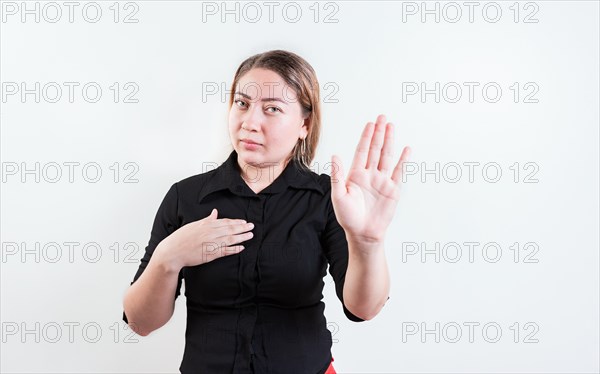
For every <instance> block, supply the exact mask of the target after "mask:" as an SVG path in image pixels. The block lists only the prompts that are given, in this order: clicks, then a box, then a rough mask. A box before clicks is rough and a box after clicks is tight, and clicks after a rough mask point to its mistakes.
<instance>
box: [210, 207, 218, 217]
mask: <svg viewBox="0 0 600 374" xmlns="http://www.w3.org/2000/svg"><path fill="white" fill-rule="evenodd" d="M218 214H219V212H218V211H217V208H213V210H212V211H211V212H210V216H209V217H210V218H214V219H216V218H217V216H218Z"/></svg>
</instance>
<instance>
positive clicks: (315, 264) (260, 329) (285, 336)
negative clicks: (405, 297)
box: [123, 150, 364, 374]
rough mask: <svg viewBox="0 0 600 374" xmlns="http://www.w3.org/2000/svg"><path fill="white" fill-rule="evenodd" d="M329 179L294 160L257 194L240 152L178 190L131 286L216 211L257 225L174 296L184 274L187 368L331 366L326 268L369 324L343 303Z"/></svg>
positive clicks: (188, 276) (339, 231) (338, 230)
mask: <svg viewBox="0 0 600 374" xmlns="http://www.w3.org/2000/svg"><path fill="white" fill-rule="evenodd" d="M330 183H331V182H330V176H329V175H327V174H321V175H317V174H316V173H314V172H312V171H310V170H307V169H306V168H302V167H301V165H300V164H299V163H298V162H297V161H295V160H292V161H290V162H289V163H288V165H287V166H286V168H285V169H284V171H283V172H282V173H281V174H280V175H279V176H278V177H277V178H276V179H275V180H274V181H273V182H272V183H271V184H270V185H269V186H268V187H267V188H265V189H263V190H262V191H260V192H259V193H258V194H256V193H255V192H254V191H252V190H251V189H250V187H248V185H247V184H246V182H245V181H244V180H243V179H242V178H241V175H240V171H239V166H238V163H237V153H236V151H235V150H234V151H232V152H231V154H230V156H229V158H228V159H227V160H226V161H225V162H224V163H223V164H222V165H221V166H219V167H218V168H216V169H214V170H211V171H208V172H206V173H202V174H198V175H195V176H192V177H189V178H186V179H183V180H181V181H179V182H177V183H175V184H173V185H172V186H171V188H170V189H169V191H168V192H167V194H166V196H165V198H164V200H163V202H162V203H161V205H160V207H159V209H158V213H157V214H156V218H155V220H154V224H153V227H152V232H151V236H150V241H149V243H148V246H147V247H146V253H145V255H144V257H143V258H142V259H141V264H140V266H139V269H138V270H137V273H136V274H135V277H134V279H133V282H135V281H136V280H137V279H138V278H139V276H140V275H141V274H142V272H143V271H144V269H145V268H146V265H147V264H148V262H149V260H150V257H151V256H152V253H153V251H154V249H155V248H156V246H157V245H158V244H159V243H160V242H161V241H162V240H163V239H164V238H166V237H167V236H169V235H170V234H171V233H173V232H174V231H175V230H177V229H178V228H180V227H181V226H183V225H185V224H188V223H190V222H193V221H196V220H200V219H202V218H205V217H207V216H208V215H210V213H211V211H212V209H213V208H217V210H218V218H234V219H245V220H246V221H248V222H252V223H254V228H253V229H252V232H253V233H254V236H253V237H252V238H251V239H250V240H247V241H245V242H243V243H241V244H243V245H244V247H245V249H244V250H242V251H241V252H240V253H239V254H233V255H227V256H224V257H221V258H218V259H216V260H213V261H210V262H207V263H205V264H202V265H198V266H191V267H184V268H183V269H181V271H180V273H179V281H178V285H177V290H176V295H175V297H176V298H177V296H179V294H180V288H181V280H182V279H185V296H186V302H187V327H186V332H185V339H186V341H185V352H184V355H183V360H182V363H181V366H180V371H181V372H182V373H311V374H314V373H324V372H325V370H326V369H327V367H328V366H329V364H330V362H331V346H332V338H331V332H330V331H329V330H328V329H327V322H326V319H325V316H324V313H323V312H324V309H325V304H324V303H323V302H322V301H321V300H322V299H323V293H322V292H323V286H324V282H323V277H324V276H326V275H327V272H326V269H327V265H328V264H329V273H330V274H331V276H332V277H333V280H334V282H335V290H336V294H337V297H338V298H339V300H340V301H341V302H342V308H343V311H344V313H345V315H346V317H347V318H348V319H350V320H351V321H354V322H362V321H364V320H363V319H361V318H359V317H357V316H355V315H353V314H352V313H351V312H350V311H349V310H348V309H347V308H346V306H345V305H344V300H343V289H344V280H345V276H346V269H347V267H348V242H347V240H346V236H345V232H344V230H343V228H342V227H341V226H340V225H339V223H338V222H337V220H336V217H335V213H334V210H333V205H332V203H331V185H330ZM133 282H131V284H133ZM123 320H124V321H125V322H127V317H126V316H125V313H123Z"/></svg>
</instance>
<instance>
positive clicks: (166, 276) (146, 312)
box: [123, 242, 179, 336]
mask: <svg viewBox="0 0 600 374" xmlns="http://www.w3.org/2000/svg"><path fill="white" fill-rule="evenodd" d="M163 243H164V242H162V243H161V244H162V245H164V244H163ZM161 244H159V245H158V246H157V247H156V249H155V251H154V254H153V255H152V257H151V258H150V261H149V262H148V265H147V267H146V269H145V270H144V272H143V273H142V275H140V277H139V278H138V279H137V280H136V281H135V282H134V283H133V284H132V285H131V286H130V287H129V289H128V290H127V292H126V294H125V297H124V299H123V310H124V312H125V315H126V316H127V320H128V322H129V326H130V327H131V329H132V330H133V331H135V332H136V333H137V334H139V335H142V336H146V335H148V334H149V333H151V332H152V331H154V330H156V329H158V328H160V327H162V326H163V325H164V324H165V323H167V322H168V321H169V319H171V316H172V315H173V311H174V308H175V292H176V290H177V283H178V276H179V269H176V268H174V267H173V266H172V265H171V264H170V263H169V262H168V261H166V260H165V259H164V256H161V254H162V249H163V248H162V247H161Z"/></svg>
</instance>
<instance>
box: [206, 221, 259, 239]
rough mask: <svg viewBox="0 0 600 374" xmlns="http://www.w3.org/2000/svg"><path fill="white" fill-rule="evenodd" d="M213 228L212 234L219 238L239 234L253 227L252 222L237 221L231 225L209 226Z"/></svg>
mask: <svg viewBox="0 0 600 374" xmlns="http://www.w3.org/2000/svg"><path fill="white" fill-rule="evenodd" d="M211 229H212V230H213V235H214V238H215V239H220V238H223V237H227V236H232V235H239V234H242V233H245V232H248V231H251V230H252V229H254V224H252V223H242V224H240V223H238V224H232V225H224V226H220V227H214V228H211Z"/></svg>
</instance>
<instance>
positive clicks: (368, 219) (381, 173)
mask: <svg viewBox="0 0 600 374" xmlns="http://www.w3.org/2000/svg"><path fill="white" fill-rule="evenodd" d="M393 140H394V125H393V124H392V123H386V118H385V116H384V115H383V114H381V115H379V116H378V117H377V121H376V123H375V124H373V123H372V122H369V123H367V125H366V126H365V128H364V130H363V133H362V136H361V138H360V141H359V143H358V146H357V148H356V152H355V154H354V160H353V162H352V166H351V167H350V170H349V171H348V176H347V178H346V179H344V168H343V166H342V162H341V159H340V158H339V157H337V156H336V155H332V158H331V160H332V164H333V166H334V167H333V169H332V173H331V201H332V204H333V208H334V211H335V215H336V219H337V220H338V222H339V224H340V226H342V227H343V228H344V231H345V232H346V234H347V235H350V236H352V237H353V239H358V240H361V241H364V242H380V241H382V240H383V237H384V236H385V231H386V229H387V227H388V225H389V224H390V222H391V221H392V218H393V216H394V213H395V211H396V205H397V204H398V201H399V199H400V182H401V179H402V178H401V177H402V168H403V163H404V162H405V161H406V160H407V159H408V155H409V153H410V148H409V147H404V150H403V151H402V155H401V156H400V159H399V160H398V162H397V163H396V165H395V167H394V169H393V170H391V169H392V167H393V166H394V165H392V161H393V160H392V157H393V155H394V146H393ZM390 172H391V176H390Z"/></svg>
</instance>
